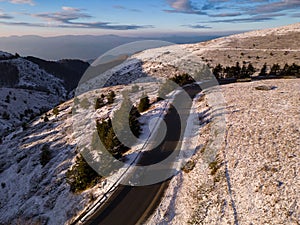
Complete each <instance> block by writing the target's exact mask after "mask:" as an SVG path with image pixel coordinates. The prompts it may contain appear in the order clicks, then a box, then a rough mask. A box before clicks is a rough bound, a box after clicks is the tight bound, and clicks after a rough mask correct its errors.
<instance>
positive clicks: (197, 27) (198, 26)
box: [182, 24, 212, 29]
mask: <svg viewBox="0 0 300 225" xmlns="http://www.w3.org/2000/svg"><path fill="white" fill-rule="evenodd" d="M182 26H183V27H189V28H193V29H211V28H212V27H210V26H205V25H200V24H197V25H182Z"/></svg>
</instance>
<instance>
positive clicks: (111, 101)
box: [107, 91, 116, 104]
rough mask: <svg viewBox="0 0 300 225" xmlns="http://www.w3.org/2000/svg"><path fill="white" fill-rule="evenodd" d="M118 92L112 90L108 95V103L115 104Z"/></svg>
mask: <svg viewBox="0 0 300 225" xmlns="http://www.w3.org/2000/svg"><path fill="white" fill-rule="evenodd" d="M115 97H116V94H115V92H114V91H110V92H109V94H108V96H107V103H108V104H113V103H114V100H115Z"/></svg>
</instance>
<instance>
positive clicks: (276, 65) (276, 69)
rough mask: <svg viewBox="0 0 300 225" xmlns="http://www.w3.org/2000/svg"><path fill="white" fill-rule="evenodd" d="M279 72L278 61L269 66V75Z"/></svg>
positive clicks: (276, 74) (275, 74)
mask: <svg viewBox="0 0 300 225" xmlns="http://www.w3.org/2000/svg"><path fill="white" fill-rule="evenodd" d="M279 74H280V65H279V64H278V63H276V64H274V65H273V66H272V67H271V71H270V75H273V76H278V75H279Z"/></svg>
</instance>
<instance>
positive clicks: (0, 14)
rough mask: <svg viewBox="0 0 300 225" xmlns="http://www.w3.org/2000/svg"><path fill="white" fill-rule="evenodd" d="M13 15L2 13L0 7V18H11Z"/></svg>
mask: <svg viewBox="0 0 300 225" xmlns="http://www.w3.org/2000/svg"><path fill="white" fill-rule="evenodd" d="M13 18H14V17H12V16H10V15H8V14H6V13H4V12H3V11H2V10H1V9H0V19H13Z"/></svg>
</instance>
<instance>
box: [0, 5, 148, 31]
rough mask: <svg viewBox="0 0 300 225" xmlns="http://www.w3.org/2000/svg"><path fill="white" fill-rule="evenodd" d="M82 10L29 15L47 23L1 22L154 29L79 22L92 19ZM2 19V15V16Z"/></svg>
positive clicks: (54, 25)
mask: <svg viewBox="0 0 300 225" xmlns="http://www.w3.org/2000/svg"><path fill="white" fill-rule="evenodd" d="M82 11H83V10H82V9H79V8H72V7H67V6H63V7H62V11H59V12H45V13H38V14H28V15H30V16H33V17H36V18H40V19H42V20H45V21H47V23H26V22H11V21H9V22H0V24H4V25H12V26H30V27H60V28H94V29H109V30H137V29H142V28H152V26H140V25H133V24H129V25H126V24H125V25H122V24H121V25H120V24H113V23H110V22H98V21H97V22H81V21H80V22H79V21H78V20H82V19H90V18H92V16H91V15H89V14H87V13H84V12H82ZM0 18H1V14H0Z"/></svg>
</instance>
